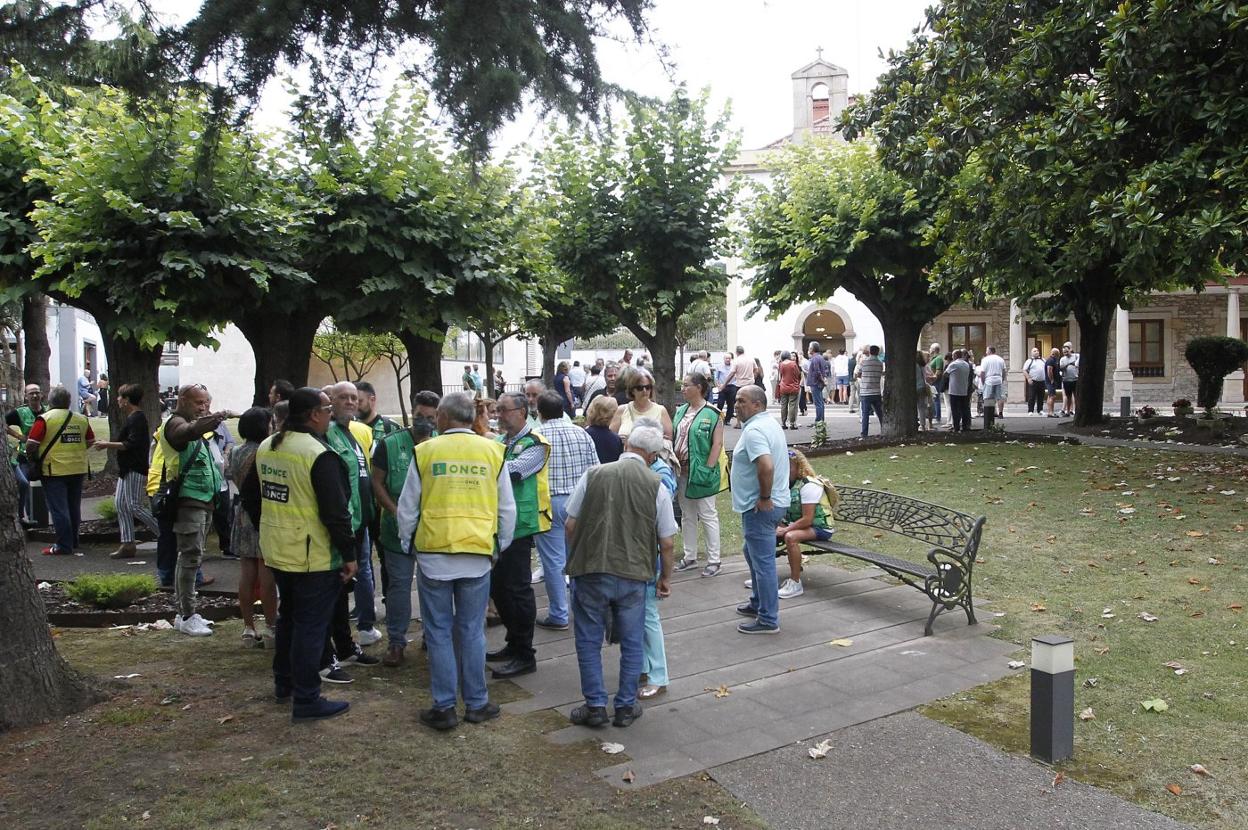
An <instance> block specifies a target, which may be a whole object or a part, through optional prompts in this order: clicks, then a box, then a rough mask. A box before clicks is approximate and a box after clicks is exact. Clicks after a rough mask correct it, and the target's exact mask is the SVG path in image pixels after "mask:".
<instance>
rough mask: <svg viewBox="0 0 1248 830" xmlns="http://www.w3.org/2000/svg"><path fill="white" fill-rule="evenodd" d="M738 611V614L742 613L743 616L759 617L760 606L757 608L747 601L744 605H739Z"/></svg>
mask: <svg viewBox="0 0 1248 830" xmlns="http://www.w3.org/2000/svg"><path fill="white" fill-rule="evenodd" d="M737 613H738V614H740V615H741V616H743V617H757V616H758V608H756V607H755V606H753V605H750V604H749V603H748V602H747V603H745V604H744V605H738V606H737Z"/></svg>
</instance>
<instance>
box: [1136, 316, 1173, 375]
mask: <svg viewBox="0 0 1248 830" xmlns="http://www.w3.org/2000/svg"><path fill="white" fill-rule="evenodd" d="M1129 328H1130V341H1131V346H1130V351H1131V354H1130V360H1131V374H1132V375H1133V376H1134V377H1137V378H1159V377H1164V376H1165V374H1166V359H1165V343H1166V321H1165V320H1132V321H1131V323H1130V327H1129Z"/></svg>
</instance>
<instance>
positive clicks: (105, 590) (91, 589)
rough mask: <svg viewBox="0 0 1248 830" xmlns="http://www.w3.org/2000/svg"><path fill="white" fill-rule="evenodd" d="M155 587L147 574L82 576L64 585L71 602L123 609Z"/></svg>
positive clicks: (149, 593) (154, 583)
mask: <svg viewBox="0 0 1248 830" xmlns="http://www.w3.org/2000/svg"><path fill="white" fill-rule="evenodd" d="M159 587H160V586H159V585H157V584H156V577H154V576H152V575H151V574H83V575H82V576H79V577H77V578H76V579H74V581H73V582H70V583H68V584H66V586H65V592H66V593H67V594H69V596H70V598H71V599H73V600H74V601H75V602H81V603H84V604H86V605H94V606H95V607H96V608H105V609H112V608H125V607H126V606H127V605H130V604H131V603H133V602H134V601H135V600H140V599H142V598H143V597H146V596H150V595H151V594H154V593H156V591H157V589H158V588H159Z"/></svg>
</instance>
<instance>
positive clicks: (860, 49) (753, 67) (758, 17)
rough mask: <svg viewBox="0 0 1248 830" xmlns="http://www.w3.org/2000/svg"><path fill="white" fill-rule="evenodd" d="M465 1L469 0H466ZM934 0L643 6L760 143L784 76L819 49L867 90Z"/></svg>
mask: <svg viewBox="0 0 1248 830" xmlns="http://www.w3.org/2000/svg"><path fill="white" fill-rule="evenodd" d="M463 1H464V2H471V0H463ZM933 2H934V0H656V3H655V8H654V10H653V12H652V13H651V15H650V24H651V29H652V31H653V34H654V37H655V39H656V40H657V41H658V42H660V43H662V44H664V45H666V46H667V47H668V50H669V55H670V59H671V61H672V63H673V64H674V65H675V78H674V80H675V81H677V82H684V83H685V84H687V85H688V87H689V88H690V90H691V91H695V92H696V91H697V90H700V89H701V88H702V87H705V86H709V87H710V88H711V94H712V97H713V100H714V101H715V104H716V106H717V108H718V107H719V106H722V105H723V103H724V102H725V101H727V100H731V102H732V123H733V125H734V127H735V128H736V129H738V130H740V131H741V133H742V146H743V147H745V148H751V147H759V146H762V145H764V144H767V143H769V142H771V141H773V140H775V139H777V138H780V137H782V136H785V135H788V134H789V132H790V130H791V128H792V121H793V113H792V97H791V87H790V79H789V75H790V74H791V73H792V72H793V71H794V70H795V69H798V68H799V67H801V66H804V65H806V64H807V63H810V62H811V61H813V60H814V59H815V57H816V51H815V50H816V48H817V47H823V58H824V60H826V61H829V62H830V63H833V64H837V65H839V66H843V67H844V68H845V69H847V70H848V71H849V92H850V94H851V95H852V94H856V93H865V92H869V91H870V90H871V88H872V86H874V83H875V79H876V77H877V76H878V75H879V74H880V73H881V72H883V71H884V69H885V64H884V61H883V60H882V59H881V58H880V57H879V51H880V50H881V49H882V50H883V51H884V52H885V53H887V52H888V50H890V49H901V48H902V47H904V46H905V44H906V42H907V40H909V38H910V34H911V32H912V31H913V30H914V29H915V28H916V27H917V26H919V25H920V24H922V22H923V19H924V17H923V11H924V9H925V8H926V7H927V6H929V5H931V4H932V3H933ZM156 5H157V7H158V8H159V9H160V10H161V12H162V13H163V14H165V15H167V22H170V23H173V22H181V21H184V20H186V19H188V18H189V17H191V16H192V15H193V14H194V11H195V10H196V9H197V8H198V7H199V0H157V2H156ZM599 60H600V64H601V67H602V72H603V75H604V77H605V78H606V79H607V80H608V81H611V82H614V83H617V84H619V85H621V86H624V87H628V88H630V89H633V90H635V91H637V92H640V93H642V94H646V95H652V96H655V97H660V98H665V97H667V96H668V94H670V92H671V90H672V79H669V78H668V77H667V75H666V74H665V73H664V72H663V68H662V65H661V63H660V61H659V59H658V57H657V55H656V54H655V50H654V48H653V47H652V46H650V45H648V44H646V45H630V46H628V47H625V46H621V45H619V44H617V43H614V42H609V41H608V42H603V43H601V44H600V52H599ZM285 105H286V101H285V100H284V95H283V93H282V90H281V85H280V84H277V83H271V84H270V85H269V88H268V89H267V90H266V94H265V96H264V98H263V101H262V105H261V111H260V121H261V122H262V123H263V124H265V125H266V126H278V125H280V124H282V122H283V116H282V113H283V111H284V108H285ZM536 125H537V119H536V116H535V115H527V116H525V117H522V118H521V119H519V121H518V122H517V123H516V124H513V125H510V126H508V127H506V128H504V129H503V130H502V131H501V132H500V133H499V134H498V135H497V136H496V137H495V142H494V143H495V145H496V147H498V148H499V149H500V150H505V149H507V148H509V147H513V146H515V145H516V144H519V143H522V142H524V141H526V140H530V139H532V138H535V137H536V135H535V133H534V127H535V126H536Z"/></svg>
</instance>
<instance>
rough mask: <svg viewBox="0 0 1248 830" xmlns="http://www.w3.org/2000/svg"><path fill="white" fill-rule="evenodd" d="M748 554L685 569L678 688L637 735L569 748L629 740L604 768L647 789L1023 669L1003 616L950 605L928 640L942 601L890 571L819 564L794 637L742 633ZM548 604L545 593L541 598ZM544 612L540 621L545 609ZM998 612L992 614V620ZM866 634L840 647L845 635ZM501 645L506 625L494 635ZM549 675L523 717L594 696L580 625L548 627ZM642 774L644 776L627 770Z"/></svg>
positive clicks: (606, 774)
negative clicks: (578, 645) (933, 611)
mask: <svg viewBox="0 0 1248 830" xmlns="http://www.w3.org/2000/svg"><path fill="white" fill-rule="evenodd" d="M748 575H749V573H748V570H747V569H746V566H745V563H744V561H743V560H741V559H739V558H736V559H731V560H726V563H725V565H724V569H723V571H721V572H720V574H719V576H716V577H713V578H709V579H703V578H701V577H699V576H698V575H697V574H696V573H694V574H678V575H677V578H676V579H675V580H674V584H673V587H672V596H671V597H670V598H669V599H667V600H664V601H663V607H662V615H663V629H664V641H665V643H666V647H667V659H668V667H669V672H670V675H671V679H670V681H669V684H668V690H667V693H666V694H664V695H662V696H660V697H658V698H656V699H654V700H652V701H650V702H648V703H647V704H645V705H646V708H647V714H646V715H645V716H644V717H643V718H642V719H641V720H639V721H637V722H636V723H634V724H633V725H632V726H631V727H629V728H628V729H627V730H620V729H613V728H607V729H605V730H593V729H589V728H586V727H578V726H572V725H569V726H567V727H566V728H564V729H562V730H558V731H556V732H554V733H552V734H551V735H550V736H549V738H550V740H552V741H553V742H555V743H568V742H573V741H579V740H585V739H594V740H602V741H616V742H621V743H623V744H624V745H625V747H626V752H627V753H628V756H629V760H628V761H627V762H626V763H615V762H613V758H612V756H610V755H606V754H604V755H603V756H602V758H603V761H602V768H601V769H599V770H597V774H598V775H599V776H601V777H602V778H603V779H605V780H606V781H609V782H611V783H613V784H615V785H617V786H631V787H637V786H643V785H645V784H652V783H655V782H659V781H664V780H667V779H669V778H676V777H680V776H684V775H688V774H691V773H694V772H698V771H700V770H704V769H709V768H711V767H715V766H719V765H721V764H726V763H730V762H732V761H735V760H738V759H741V758H747V757H749V756H752V755H756V754H759V753H763V752H768V751H771V750H774V749H777V748H780V747H784V746H787V745H790V744H792V743H793V742H795V741H800V740H803V739H807V738H810V737H812V736H815V735H820V734H823V733H826V732H829V731H832V730H835V729H841V728H844V727H847V726H851V725H854V724H858V723H864V722H866V721H870V720H873V719H875V718H879V717H882V716H884V715H888V714H893V713H896V712H902V711H905V710H907V709H910V708H913V707H914V706H917V705H919V704H922V703H926V702H928V701H931V700H935V699H936V698H939V697H943V696H945V695H949V694H953V693H955V692H958V691H962V690H965V689H969V688H971V687H973V686H977V685H979V684H981V683H986V682H988V681H990V680H995V679H997V678H999V677H1001V676H1003V675H1005V674H1008V673H1009V671H1010V670H1009V669H1008V667H1007V665H1006V664H1007V662H1008V661H1009V659H1010V657H1009V655H1011V654H1013V653H1014V652H1016V651H1017V650H1018V649H1017V647H1016V646H1015V645H1013V644H1012V643H1006V642H1002V641H1000V640H995V639H991V638H989V637H988V636H986V635H987V634H988V633H990V632H991V631H992V630H993V629H992V626H991V625H990V624H987V623H981V624H980V625H978V626H974V627H972V626H968V625H967V623H966V617H965V615H964V614H960V613H953V612H949V613H946V614H942V615H941V616H940V617H939V618H938V619H937V622H936V627H935V635H934V636H932V637H924V636H923V625H924V622H925V621H926V618H927V614H928V612H929V610H930V608H931V606H930V604H929V603H928V602H927V601H926V598H925V597H924V596H923V595H922V594H920V593H919V592H917V591H915V590H914V589H912V588H909V587H906V586H897V585H890V584H889V583H887V582H885V581H883V580H880V579H875V578H873V577H874V576H878V575H879V572H878V571H875V570H863V571H856V572H852V573H851V572H848V571H843V570H840V569H838V568H833V567H830V566H826V565H823V564H818V563H811V564H809V565H808V568H807V571H806V575H805V578H804V579H803V584H804V585H805V587H806V593H805V594H804V595H803V596H801V597H798V598H796V599H792V600H782V605H781V612H780V624H781V629H782V630H781V633H780V634H778V635H776V636H767V637H748V636H744V635H741V634H738V633H737V631H736V626H737V623H738V622H740V621H741V620H742V619H743V618H742V617H740V616H738V615H737V614H736V613H735V610H734V609H735V606H736V604H737V603H739V602H743V601H745V600H746V599H748V596H747V592H746V590H745V589H744V588H743V587H742V579H743V578H744V577H746V576H748ZM540 604H541V600H540V599H539V605H540ZM542 613H543V612H542V610H541V609H539V611H538V616H539V617H540V616H542ZM986 616H987V618H988V619H989V620H990V619H991V615H990V614H989V615H986ZM842 638H843V639H845V640H849V641H852V642H851V644H848V645H845V646H841V645H832V644H831V641H832V640H834V639H842ZM490 641H491V643H490V645H491V647H492V648H496V647H499V646H500V645H501V644H502V633H501V632H500V631H498V630H496V629H494V630H491V632H490ZM537 656H538V670H537V673H536V674H532V675H528V676H524V677H520V678H517V679H516V682H517V683H518V685H520V686H521V687H523V688H524V689H525V690H527V691H528V692H530V693H531V694H532V697H530V698H528V699H525V700H522V701H517V702H515V703H511V704H508V705H507V707H506V708H507V709H508V710H510V711H513V712H529V711H535V710H539V709H556V710H558V711H560V712H562V713H563V714H567V713H568V712H569V711H571V709H572V708H574V707H575V706H577V705H579V704H580V703H581V702H582V697H581V692H580V681H579V674H578V669H577V662H576V653H575V648H574V645H573V640H572V636H571V632H563V633H560V632H549V631H542V630H540V629H539V631H538V638H537ZM603 664H604V665H603V668H604V674H605V677H606V682H607V688H608V689H614V688H615V685H616V683H617V677H618V665H619V652H618V650H617V649H615V648H606V649H604V651H603ZM627 770H631V771H632V773H633V775H634V776H635V777H636V778H635V780H634V781H633V782H632V784H631V785H627V784H625V782H624V780H623V775H624V773H625V771H627Z"/></svg>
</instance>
